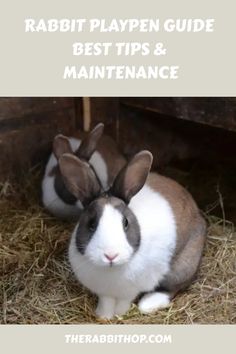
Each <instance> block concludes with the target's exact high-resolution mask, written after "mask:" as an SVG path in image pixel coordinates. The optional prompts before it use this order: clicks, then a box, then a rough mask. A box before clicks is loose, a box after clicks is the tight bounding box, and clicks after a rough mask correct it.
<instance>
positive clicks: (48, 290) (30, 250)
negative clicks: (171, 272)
mask: <svg viewBox="0 0 236 354" xmlns="http://www.w3.org/2000/svg"><path fill="white" fill-rule="evenodd" d="M35 176H36V177H35ZM39 180H40V175H39V174H38V172H37V171H36V172H35V171H34V172H33V174H31V175H30V176H25V178H24V182H23V183H21V184H19V185H15V186H12V185H11V184H9V183H7V182H6V183H4V184H3V185H1V186H0V245H1V246H0V276H1V278H0V286H1V294H0V304H1V306H2V311H0V323H8V324H9V323H22V324H33V323H48V324H52V323H69V324H75V323H102V322H101V321H99V320H97V319H96V318H95V316H94V308H95V304H96V297H95V296H93V295H91V294H90V293H89V292H88V291H86V290H85V289H83V288H82V287H81V286H80V285H79V284H78V282H77V281H76V280H75V278H74V276H73V274H72V273H71V270H70V268H69V265H68V262H67V256H66V252H67V246H68V241H69V237H70V233H71V231H72V229H73V226H74V225H73V224H69V223H65V222H61V221H58V220H56V219H55V218H53V217H51V216H50V215H48V214H47V213H46V212H45V211H44V210H43V208H42V207H41V206H40V205H39V193H38V190H39ZM22 186H24V187H22ZM207 218H208V223H209V228H208V237H207V244H206V248H205V252H204V257H203V262H202V266H201V269H200V272H199V274H198V278H197V280H196V281H195V282H194V283H193V284H192V285H191V287H190V288H189V289H188V290H187V291H186V292H184V293H182V294H180V295H178V296H177V297H176V298H175V300H174V301H173V303H172V304H171V306H170V307H169V308H168V309H164V310H161V311H158V312H157V313H156V314H153V315H141V314H140V313H139V311H138V309H137V307H136V306H135V305H133V306H132V308H131V309H130V311H129V312H128V314H126V315H125V316H123V317H122V318H117V319H115V320H113V321H109V322H108V323H119V324H123V323H125V324H190V323H220V324H224V323H225V324H230V323H236V265H235V262H236V232H235V231H234V225H233V224H232V223H230V222H227V221H225V220H221V219H219V218H216V217H214V216H207Z"/></svg>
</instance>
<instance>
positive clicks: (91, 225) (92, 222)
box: [88, 219, 97, 231]
mask: <svg viewBox="0 0 236 354" xmlns="http://www.w3.org/2000/svg"><path fill="white" fill-rule="evenodd" d="M96 227H97V221H96V219H91V220H89V223H88V229H89V231H95V230H96Z"/></svg>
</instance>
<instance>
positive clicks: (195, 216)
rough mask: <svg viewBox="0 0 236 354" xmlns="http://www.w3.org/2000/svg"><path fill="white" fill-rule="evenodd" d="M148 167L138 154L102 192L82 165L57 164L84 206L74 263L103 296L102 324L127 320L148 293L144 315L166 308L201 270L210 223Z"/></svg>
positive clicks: (71, 160)
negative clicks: (134, 304) (134, 305)
mask: <svg viewBox="0 0 236 354" xmlns="http://www.w3.org/2000/svg"><path fill="white" fill-rule="evenodd" d="M151 164H152V154H151V153H150V152H148V151H142V152H140V153H138V154H136V155H135V156H134V157H133V158H132V159H131V160H130V162H128V163H127V165H126V166H125V167H123V169H122V170H121V171H120V172H119V173H118V175H117V177H116V179H115V181H114V183H113V185H112V186H111V188H110V190H109V191H108V192H103V191H102V189H101V186H100V185H99V183H98V181H97V179H96V176H95V174H94V171H93V170H92V169H90V168H89V166H88V165H87V164H86V163H85V162H83V161H81V160H80V159H78V158H76V157H74V156H71V155H69V154H64V155H62V156H61V157H60V159H59V165H60V168H61V172H62V175H63V178H64V181H65V184H66V186H67V188H68V190H70V192H71V193H72V194H73V195H74V196H76V198H78V199H80V201H81V202H82V204H83V205H84V207H85V209H84V211H83V212H82V214H81V217H80V221H79V223H78V224H77V226H76V227H75V230H74V232H73V234H72V238H71V242H70V247H69V260H70V264H71V266H72V269H73V271H74V273H75V275H76V277H77V278H78V280H79V281H80V282H81V283H82V284H83V285H84V286H85V287H87V288H88V289H90V290H91V291H92V292H93V293H95V294H97V295H98V297H99V301H98V306H97V309H96V314H97V315H98V316H99V317H103V318H112V317H113V316H114V315H122V314H124V313H125V312H126V311H127V310H128V309H129V308H130V305H131V302H132V301H133V300H134V299H135V298H137V296H138V295H139V294H143V293H144V295H143V296H142V297H141V299H140V301H139V303H138V307H139V309H140V311H141V312H143V313H150V312H153V311H155V310H157V309H160V308H164V307H166V306H168V305H169V303H170V301H171V300H172V298H173V297H174V296H175V295H176V293H177V292H178V291H180V290H182V289H184V288H185V287H187V286H188V285H189V284H190V283H191V281H192V280H193V279H194V277H195V275H196V272H197V270H198V267H199V264H200V261H201V256H202V251H203V246H204V242H205V234H206V226H205V221H204V219H203V218H202V217H201V215H200V212H199V210H198V207H197V205H196V204H195V202H194V200H193V198H192V197H191V195H190V194H189V193H188V192H187V191H186V190H185V189H184V188H183V187H182V186H180V185H179V184H178V183H176V182H175V181H173V180H171V179H169V178H166V177H163V176H161V175H159V174H157V173H149V171H150V167H151ZM85 181H88V182H87V183H85Z"/></svg>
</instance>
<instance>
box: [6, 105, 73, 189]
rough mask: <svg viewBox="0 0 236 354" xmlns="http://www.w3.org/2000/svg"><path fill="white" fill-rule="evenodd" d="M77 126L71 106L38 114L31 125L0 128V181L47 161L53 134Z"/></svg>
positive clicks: (71, 131) (67, 133)
mask: <svg viewBox="0 0 236 354" xmlns="http://www.w3.org/2000/svg"><path fill="white" fill-rule="evenodd" d="M75 129H76V126H75V111H74V108H70V109H66V110H62V111H55V112H54V113H52V112H49V113H43V114H40V115H37V119H35V121H34V123H33V124H25V125H20V126H19V127H15V128H13V127H11V126H10V127H8V129H5V130H3V129H2V130H0V166H1V169H0V181H1V182H3V181H5V180H7V179H11V178H13V177H17V176H19V175H20V174H21V173H22V172H23V171H26V170H27V169H29V168H30V166H32V165H34V164H36V163H40V162H41V163H42V162H43V161H44V162H45V161H46V158H47V157H48V155H49V152H50V151H51V144H52V139H53V137H54V136H55V135H56V134H58V133H63V134H65V135H71V134H72V133H73V131H74V130H75Z"/></svg>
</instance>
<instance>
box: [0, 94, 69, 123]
mask: <svg viewBox="0 0 236 354" xmlns="http://www.w3.org/2000/svg"><path fill="white" fill-rule="evenodd" d="M73 106H74V99H73V98H60V97H50V98H47V97H20V98H19V97H18V98H17V97H14V98H13V97H11V98H0V122H2V121H4V120H8V119H15V118H18V119H21V118H22V117H25V116H27V115H37V114H39V113H42V112H54V111H58V110H60V109H66V108H72V107H73Z"/></svg>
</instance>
